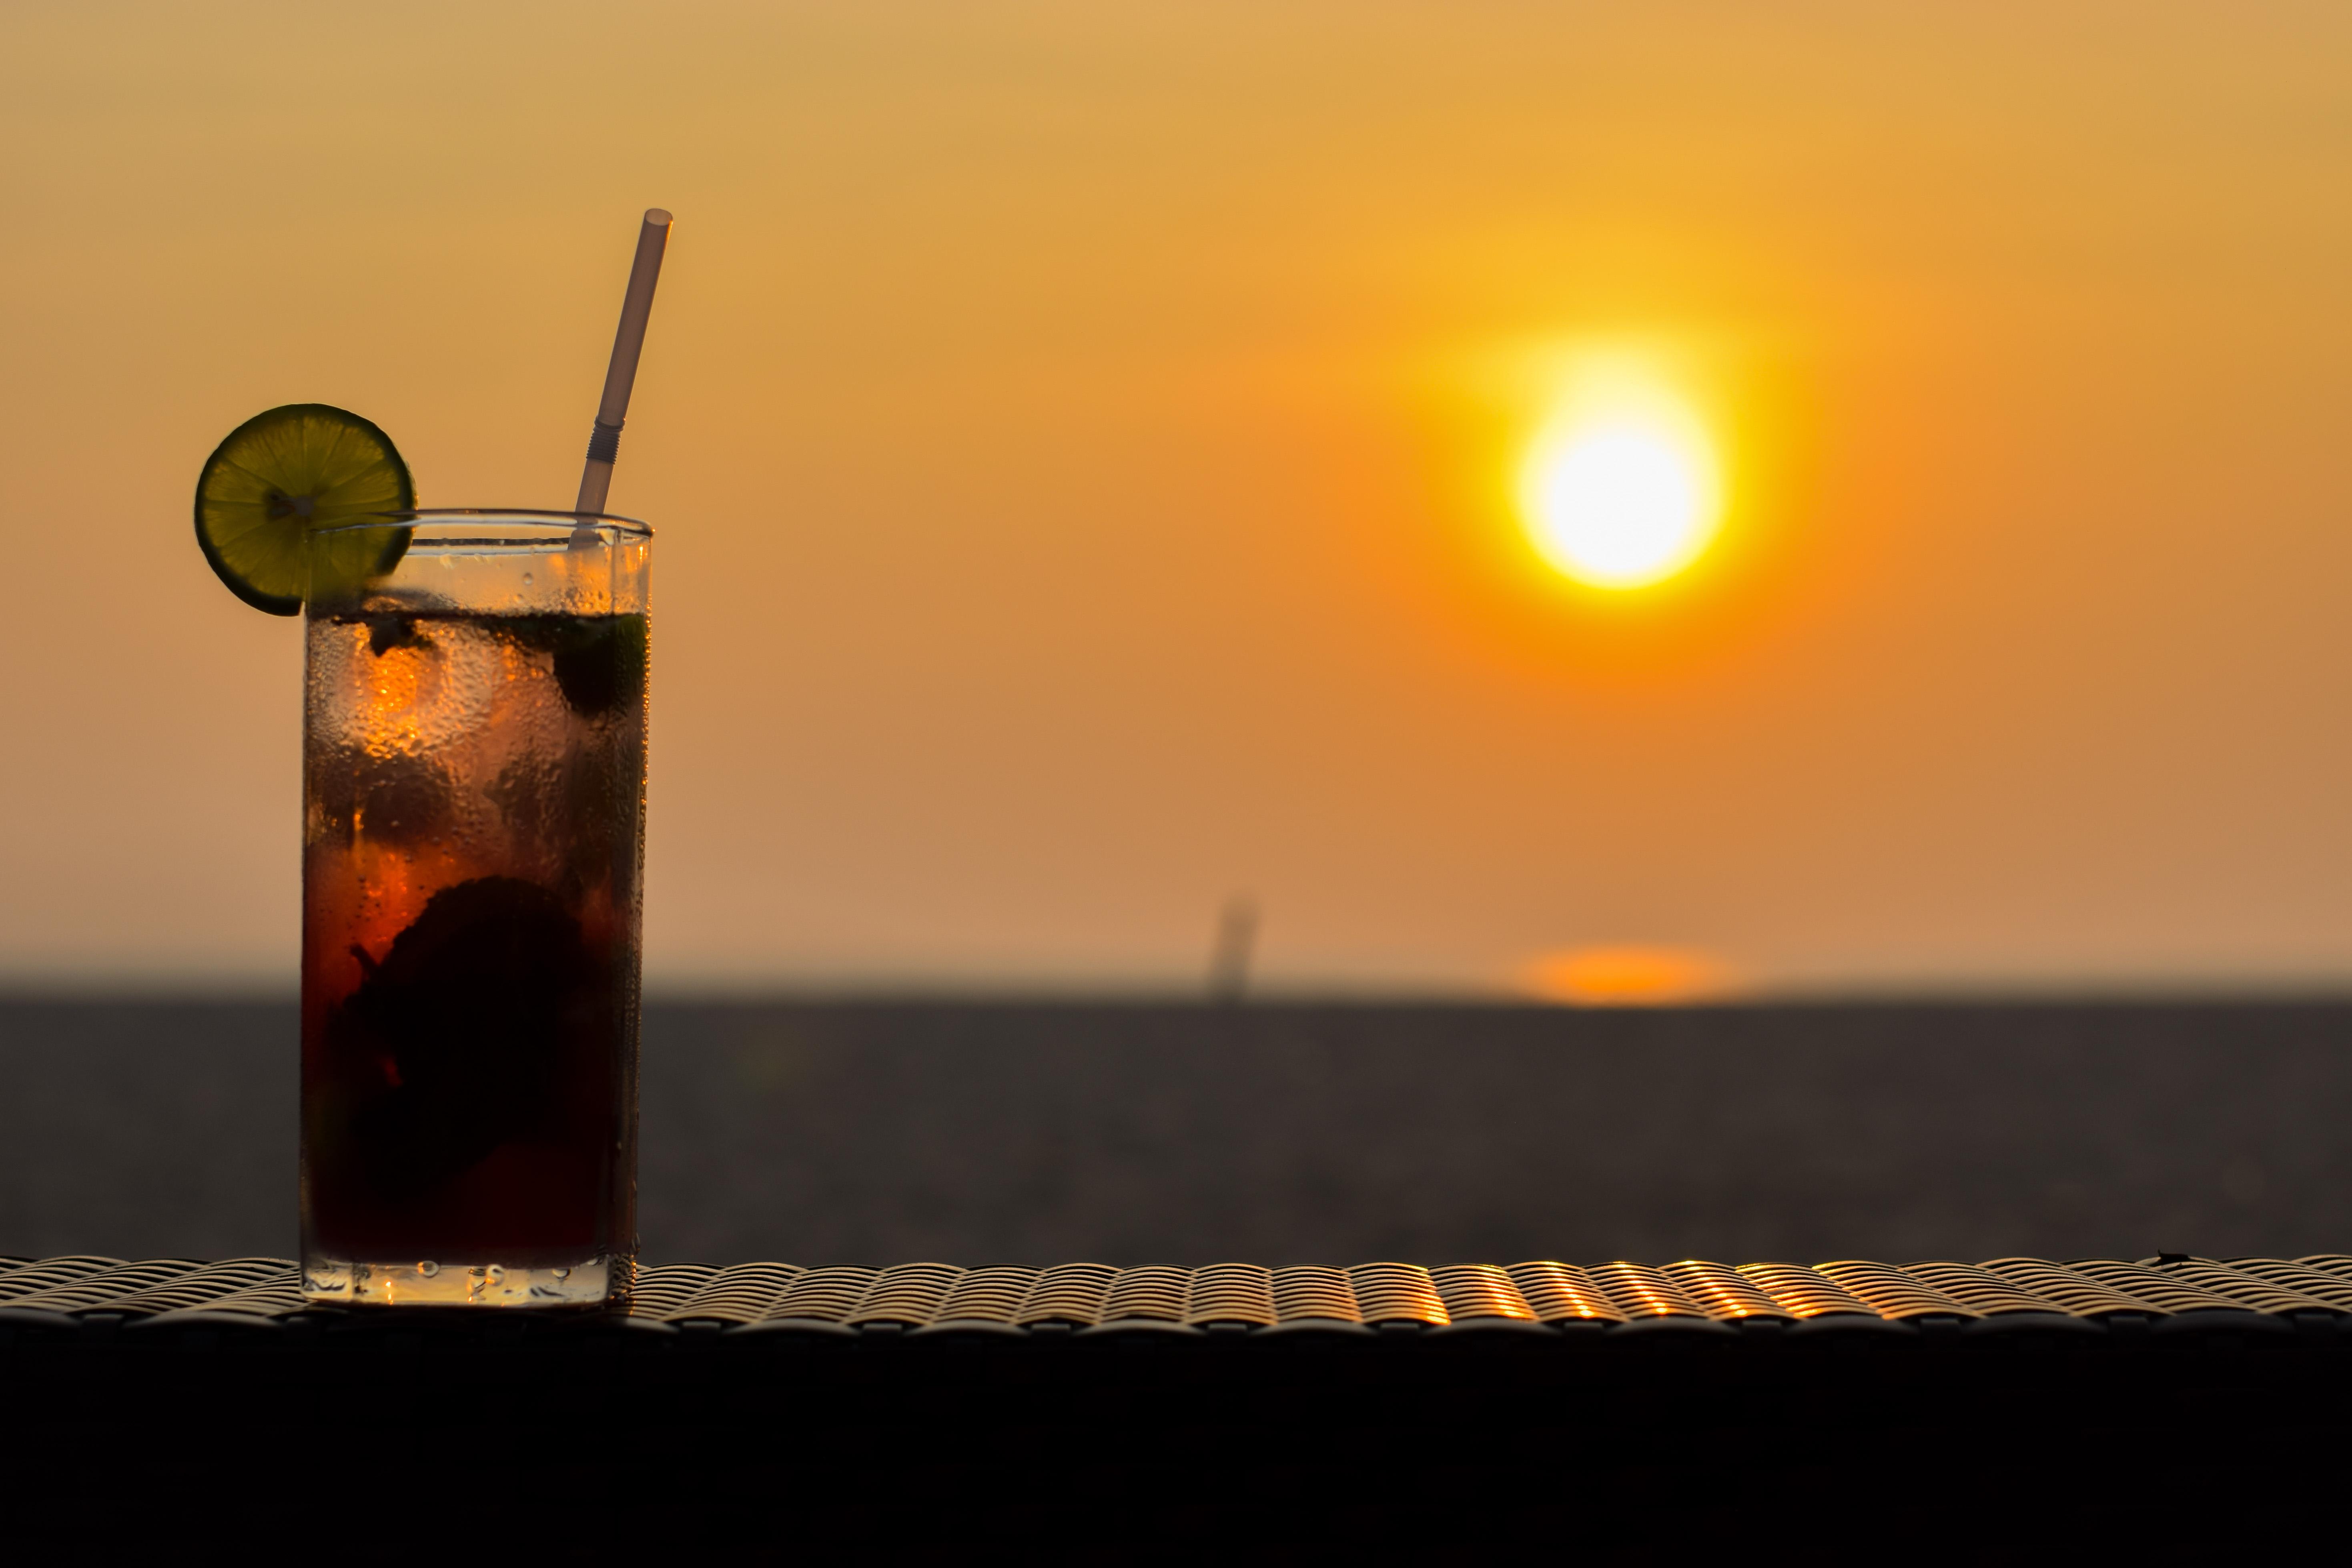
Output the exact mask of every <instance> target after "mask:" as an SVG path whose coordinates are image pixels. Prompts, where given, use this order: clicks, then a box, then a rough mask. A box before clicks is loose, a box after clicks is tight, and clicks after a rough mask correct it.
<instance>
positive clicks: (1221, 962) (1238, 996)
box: [1209, 893, 1257, 1002]
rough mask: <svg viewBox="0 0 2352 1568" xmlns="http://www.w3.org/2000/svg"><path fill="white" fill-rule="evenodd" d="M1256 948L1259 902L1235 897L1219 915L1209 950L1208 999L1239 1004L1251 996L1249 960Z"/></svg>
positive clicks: (1239, 896)
mask: <svg viewBox="0 0 2352 1568" xmlns="http://www.w3.org/2000/svg"><path fill="white" fill-rule="evenodd" d="M1256 946H1257V900H1255V899H1253V898H1251V897H1249V896H1248V895H1247V894H1245V893H1236V894H1235V895H1234V897H1232V898H1230V899H1227V900H1225V907H1224V908H1223V910H1220V911H1219V912H1218V915H1217V937H1216V941H1215V942H1213V944H1212V945H1211V947H1210V949H1209V999H1210V1000H1211V1001H1213V1002H1239V1001H1241V1000H1242V999H1243V998H1244V996H1245V995H1246V994H1248V992H1249V977H1250V958H1251V955H1252V953H1253V952H1254V951H1255V948H1256Z"/></svg>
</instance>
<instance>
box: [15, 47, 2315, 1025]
mask: <svg viewBox="0 0 2352 1568" xmlns="http://www.w3.org/2000/svg"><path fill="white" fill-rule="evenodd" d="M2347 58H2352V11H2347V9H2346V8H2345V7H2343V6H2341V5H2318V4H2310V5H2296V4H2273V5H2263V6H2260V7H2229V6H2224V5H2219V4H2212V5H2187V4H2162V3H2158V0H2139V3H2135V4H2123V3H2117V4H2103V5H2081V4H2076V5H2065V4H2060V5H2053V4H2050V3H2048V0H2040V3H2034V4H2002V3H1990V0H1973V3H1970V4H1965V5H1963V4H1958V3H1951V4H1944V5H1914V6H1900V7H1897V6H1887V5H1872V4H1860V3H1855V4H1833V3H1824V4H1809V5H1788V6H1769V7H1768V6H1759V5H1752V4H1748V3H1745V0H1740V3H1725V4H1713V5H1706V4H1667V5H1649V6H1639V7H1636V6H1630V5H1628V6H1612V7H1601V6H1577V5H1561V4H1540V5H1539V4H1501V3H1481V0H1447V3H1445V4H1426V5H1402V4H1377V3H1366V0H1351V3H1349V4H1345V5H1339V4H1329V5H1323V4H1286V5H1263V4H1251V5H1244V4H1217V3H1202V0H1188V3H1184V4H1172V3H1171V4H1165V5H1160V4H1140V3H1139V4H1126V5H1116V6H1102V5H1077V4H1070V5H961V4H937V5H893V4H884V3H877V0H863V3H860V4H856V5H849V4H843V5H793V6H778V5H767V4H743V5H695V4H666V5H658V6H656V5H583V4H579V3H576V0H575V3H572V4H566V5H478V4H467V5H454V4H453V5H404V6H401V7H396V8H394V7H385V8H382V9H380V10H377V11H373V12H370V13H365V14H362V13H361V12H359V11H357V10H354V9H350V8H339V7H319V6H315V5H265V4H252V3H235V0H225V3H224V4H221V5H213V6H207V7H202V8H190V7H185V6H177V5H74V6H66V5H15V6H11V7H8V8H7V9H6V10H5V12H0V144H5V145H6V146H7V147H8V148H9V149H10V152H9V155H8V157H7V158H6V159H5V161H0V196H5V203H6V210H7V211H9V212H10V213H11V214H12V215H14V222H13V223H12V225H11V228H10V239H9V242H8V243H7V244H6V245H5V247H0V343H5V348H6V353H5V371H6V374H5V376H0V429H5V438H0V452H5V463H0V515H5V519H6V520H7V521H6V527H7V528H8V530H9V538H10V547H9V552H8V558H9V563H10V566H11V575H12V582H13V584H14V586H15V591H14V593H13V594H12V595H11V610H10V613H9V614H8V615H7V616H5V617H0V657H5V661H6V668H8V669H9V670H11V671H12V672H13V675H14V679H11V680H9V681H7V682H5V684H0V735H5V736H7V737H8V738H9V739H8V742H7V747H8V753H7V754H8V758H9V762H10V764H11V765H9V766H8V767H7V768H6V769H5V770H0V976H5V975H14V976H17V977H26V976H48V977H58V976H94V977H104V976H144V977H151V978H166V979H170V978H178V979H189V978H201V979H213V980H218V981H221V982H223V983H229V984H237V983H251V982H254V981H263V982H270V983H290V977H291V975H292V972H293V965H294V958H295V921H296V877H297V851H298V823H297V802H298V794H299V777H298V770H297V753H298V748H299V707H298V702H299V662H300V652H299V646H300V645H299V632H298V631H297V629H296V627H295V626H292V625H291V624H289V623H287V622H284V621H278V620H273V619H270V618H268V617H265V616H259V615H257V614H255V613H253V612H251V611H249V610H247V609H246V608H245V606H243V605H240V604H238V603H237V602H236V601H235V600H234V599H232V598H231V597H230V596H229V595H228V594H227V593H226V592H225V591H224V590H222V589H221V588H220V587H219V585H218V584H216V583H215V581H214V580H213V578H212V576H211V574H209V572H208V571H207V570H206V568H205V564H204V563H203V561H202V559H201V558H200V556H199V554H198V552H197V550H196V548H195V546H194V542H193V541H192V539H191V538H190V534H189V522H188V495H189V491H190V489H191V487H192V486H193V483H194V476H195V473H196V469H197V467H198V465H199V464H200V463H201V462H202V460H203V458H204V457H205V453H206V452H207V451H208V450H209V449H210V448H211V447H212V445H213V443H214V442H215V441H216V440H217V439H218V438H219V437H220V436H221V435H222V434H224V433H225V432H226V431H227V430H228V429H229V427H230V426H233V425H235V424H236V422H237V421H238V420H240V419H242V418H244V417H245V416H247V415H249V414H252V413H254V412H256V411H257V410H259V409H261V408H263V407H266V406H268V405H273V404H278V403H283V402H289V401H295V400H309V399H318V400H324V401H329V402H334V403H339V404H342V405H347V406H349V407H352V408H354V409H356V410H358V411H360V412H361V413H362V414H365V415H367V416H369V417H371V418H373V419H374V420H376V421H377V422H378V423H379V424H381V425H383V426H384V427H385V428H386V429H387V430H389V431H390V432H391V433H392V434H393V435H394V437H395V438H396V439H397V440H398V441H399V442H400V444H401V446H402V447H403V449H404V452H405V453H406V454H407V456H408V458H409V459H410V461H411V463H412V465H413V467H414V468H415V472H416V476H417V479H418V484H419V489H420V493H421V494H422V496H423V497H424V499H425V500H427V501H428V502H436V503H441V504H450V505H462V504H520V505H530V504H551V503H555V504H560V503H562V502H563V501H565V500H568V498H569V496H570V494H571V492H572V487H573V485H574V484H575V483H576V477H577V473H578V464H579V450H580V447H582V445H583V441H584V438H585V434H586V427H587V424H588V420H589V417H590V415H591V413H592V411H593V403H594V398H595V394H596V389H597V384H598V378H599V376H600V374H601V371H602V363H603V356H604V353H605V352H606V350H607V349H608V347H609V345H610V341H611V331H612V318H613V312H614V309H615V308H616V305H617V300H618V298H619V292H620V287H621V283H622V279H623V277H624V275H625V269H626V266H627V260H628V248H629V245H630V240H631V235H632V232H633V229H634V226H635V221H636V215H637V213H638V212H639V210H640V209H642V208H644V207H646V206H647V205H656V204H658V205H666V206H668V207H670V208H672V209H674V210H675V211H676V212H677V215H678V219H679V222H678V227H677V237H676V239H675V240H674V242H673V244H672V247H671V251H670V259H669V264H668V268H667V272H666V274H665V277H664V280H663V285H662V293H661V297H660V300H659V303H658V305H657V306H656V311H655V317H654V326H653V333H652V337H651V340H650V342H649V346H648V348H647V351H646V359H645V363H644V369H643V373H642V374H641V376H640V379H639V382H638V386H637V397H636V403H635V407H634V408H633V411H632V415H631V419H630V424H629V433H628V437H627V439H626V441H625V444H624V446H623V449H622V456H621V463H620V467H619V472H618V476H617V478H616V479H615V482H614V492H613V505H614V509H615V510H620V511H624V512H627V513H630V514H633V515H636V516H641V517H644V518H646V519H647V520H649V521H652V522H653V523H654V524H655V525H656V529H657V530H659V531H660V539H659V544H658V546H657V564H656V578H655V581H656V594H655V604H656V627H657V630H656V647H657V652H656V677H655V712H656V721H655V739H654V775H653V797H652V798H653V803H654V807H653V822H652V828H651V846H650V857H651V860H650V868H649V874H648V881H647V886H648V889H649V891H648V904H647V927H648V960H647V962H648V976H649V979H650V980H651V981H652V982H653V983H654V984H670V985H679V984H696V983H707V982H719V983H730V984H734V983H762V982H774V983H779V984H820V985H834V984H853V985H863V984H901V983H919V984H943V985H957V984H1037V983H1049V984H1088V985H1125V984H1144V985H1150V984H1178V985H1186V986H1190V985H1192V984H1196V983H1197V982H1198V980H1199V977H1200V976H1201V975H1202V973H1203V970H1204V966H1205V964H1206V963H1207V959H1208V952H1209V947H1210V942H1211V936H1212V931H1213V922H1214V920H1215V917H1216V913H1217V910H1218V909H1219V908H1220V907H1221V905H1222V904H1223V902H1224V901H1225V900H1227V899H1228V898H1229V897H1231V896H1234V895H1235V894H1244V893H1245V894H1248V895H1251V896H1254V897H1255V899H1256V900H1257V901H1258V903H1259V905H1260V907H1261V909H1262V911H1263V925H1262V945H1261V948H1260V958H1261V965H1262V971H1261V972H1262V974H1263V976H1264V978H1265V981H1266V982H1267V983H1268V984H1287V985H1291V986H1297V987H1317V986H1343V987H1382V986H1407V987H1410V986H1429V985H1434V986H1447V987H1481V988H1492V987H1497V986H1507V985H1511V984H1518V983H1520V981H1521V980H1522V979H1523V977H1525V976H1526V975H1528V974H1530V973H1538V972H1549V971H1543V970H1542V969H1541V967H1540V966H1541V965H1542V964H1543V963H1544V962H1545V961H1546V960H1547V957H1548V955H1549V958H1550V960H1551V968H1552V969H1557V968H1558V956H1557V955H1559V954H1561V953H1563V952H1571V951H1573V950H1578V949H1583V948H1600V949H1609V950H1619V949H1626V948H1633V949H1639V948H1643V947H1654V946H1663V947H1667V948H1672V949H1677V950H1688V952H1691V953H1693V954H1697V955H1701V957H1702V958H1703V960H1704V963H1703V965H1702V966H1703V967H1704V968H1706V971H1707V972H1708V973H1727V974H1737V975H1738V976H1740V977H1742V978H1743V979H1744V980H1745V981H1746V982H1748V983H1750V984H1758V985H1761V986H1765V987H1768V988H1769V987H1775V986H1778V987H1793V986H1823V985H1832V986H1834V985H1872V986H1883V985H1901V984H1927V985H1956V984H1958V985H1965V984H2053V983H2091V984H2158V985H2163V984H2210V983H2220V984H2233V983H2244V982H2249V981H2251V982H2257V983H2261V982H2267V981H2276V980H2288V981H2308V980H2318V981H2336V980H2340V979H2342V978H2344V977H2347V975H2352V702H2347V696H2352V693H2347V674H2352V616H2347V613H2346V612H2345V609H2344V607H2343V606H2344V603H2345V601H2346V600H2347V598H2352V529H2347V521H2352V518H2347V501H2352V441H2348V440H2347V438H2346V437H2345V435H2344V427H2345V425H2346V422H2347V416H2352V309H2347V306H2346V305H2345V303H2344V290H2345V286H2346V285H2345V279H2347V277H2352V96H2347V94H2346V93H2345V92H2344V91H2343V85H2342V68H2343V62H2344V61H2345V60H2346V59H2347ZM1594 345H1601V346H1614V347H1617V348H1620V349H1623V348H1628V347H1630V348H1631V349H1633V350H1634V351H1637V352H1640V353H1647V354H1649V355H1652V356H1654V358H1655V360H1656V362H1657V363H1661V364H1664V365H1667V366H1669V367H1671V369H1672V371H1673V373H1674V374H1675V375H1676V376H1677V377H1679V378H1680V379H1681V381H1682V382H1683V383H1684V384H1685V385H1686V386H1687V387H1688V388H1689V389H1690V390H1691V392H1692V394H1693V395H1694V396H1695V397H1696V399H1697V400H1698V401H1699V403H1700V404H1701V405H1703V406H1704V407H1705V408H1706V410H1707V411H1708V412H1709V414H1710V416H1711V417H1712V418H1713V419H1714V420H1715V421H1716V428H1717V435H1718V438H1719V439H1720V440H1721V441H1722V442H1723V443H1724V446H1725V448H1726V450H1727V453H1728V456H1729V461H1730V467H1731V470H1732V479H1733V503H1734V504H1733V510H1732V515H1731V518H1730V521H1729V523H1728V525H1727V532H1726V535H1725V540H1724V544H1723V546H1722V548H1721V550H1720V551H1719V552H1717V555H1716V556H1715V557H1713V558H1711V559H1710V560H1709V561H1707V562H1706V563H1702V566H1701V568H1700V569H1699V570H1698V571H1696V573H1694V574H1692V575H1691V577H1690V578H1689V579H1687V580H1686V581H1684V582H1682V583H1680V584H1676V585H1674V586H1672V587H1670V588H1667V589H1664V590H1660V591H1657V592H1655V593H1654V594H1650V595H1643V596H1639V597H1633V598H1627V599H1623V600H1620V601H1614V602H1606V601H1603V600H1602V599H1601V598H1599V597H1597V596H1595V595H1590V594H1579V593H1576V592H1572V591H1570V590H1569V589H1568V588H1566V587H1565V586H1564V585H1561V584H1559V583H1558V582H1557V580H1556V579H1550V578H1548V577H1546V576H1544V575H1543V574H1540V573H1539V572H1538V570H1537V568H1536V567H1535V565H1534V563H1533V558H1532V556H1531V555H1530V554H1529V553H1528V550H1527V547H1526V545H1525V543H1524V542H1523V541H1522V540H1521V539H1520V537H1519V536H1518V534H1517V531H1516V530H1515V526H1514V524H1513V521H1512V520H1511V518H1510V517H1509V515H1508V510H1507V503H1508V496H1509V489H1510V481H1511V467H1512V464H1513V462H1514V460H1515V457H1516V454H1517V451H1518V450H1519V448H1520V447H1521V446H1522V445H1523V444H1524V443H1525V441H1526V440H1527V439H1528V437H1529V436H1530V434H1531V433H1532V432H1533V431H1534V430H1535V428H1536V427H1537V426H1538V424H1539V423H1540V420H1541V417H1542V416H1543V414H1544V412H1545V408H1544V399H1545V395H1546V394H1545V389H1546V387H1547V386H1548V385H1549V382H1548V381H1547V375H1548V374H1549V370H1548V367H1551V366H1556V365H1557V364H1558V363H1559V361H1560V359H1561V356H1563V355H1569V354H1572V353H1575V352H1576V351H1578V350H1579V349H1580V348H1585V347H1591V346H1594ZM1695 962H1696V961H1695Z"/></svg>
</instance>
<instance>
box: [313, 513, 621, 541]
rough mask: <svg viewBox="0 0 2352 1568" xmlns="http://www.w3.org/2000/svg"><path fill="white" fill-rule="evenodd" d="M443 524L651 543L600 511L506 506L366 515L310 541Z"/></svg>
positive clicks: (520, 534)
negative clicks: (588, 533)
mask: <svg viewBox="0 0 2352 1568" xmlns="http://www.w3.org/2000/svg"><path fill="white" fill-rule="evenodd" d="M438 522H446V523H452V524H457V525H464V524H468V523H470V524H473V525H475V526H477V527H478V528H481V529H483V530H485V531H491V532H496V531H509V532H510V533H511V534H512V535H513V536H514V537H515V538H516V540H517V541H518V542H536V541H540V540H551V539H554V538H556V537H557V536H558V535H569V534H573V533H577V532H579V531H581V530H582V529H583V528H585V529H593V530H599V531H602V530H610V531H612V532H614V533H615V534H618V535H619V536H620V537H622V538H624V539H651V538H652V537H653V536H654V531H653V525H652V524H651V523H647V522H641V521H638V520H637V519H635V518H634V517H616V516H614V515H613V514H612V513H610V512H602V511H551V510H541V509H540V508H537V507H508V506H433V507H418V508H416V509H415V510H411V511H378V512H369V513H367V514H366V515H365V516H364V517H362V518H357V519H353V520H352V521H349V522H339V523H336V524H335V525H334V526H333V527H331V528H314V529H312V530H311V531H310V533H311V535H312V537H314V538H315V537H316V536H318V535H320V534H322V533H361V532H365V531H371V530H375V529H384V528H419V527H429V526H431V525H432V524H434V523H438Z"/></svg>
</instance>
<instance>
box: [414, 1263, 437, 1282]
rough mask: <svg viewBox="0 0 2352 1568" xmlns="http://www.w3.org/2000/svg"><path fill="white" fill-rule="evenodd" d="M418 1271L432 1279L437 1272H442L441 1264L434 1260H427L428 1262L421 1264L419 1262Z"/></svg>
mask: <svg viewBox="0 0 2352 1568" xmlns="http://www.w3.org/2000/svg"><path fill="white" fill-rule="evenodd" d="M416 1271H417V1272H418V1273H419V1274H422V1275H424V1276H425V1278H426V1279H432V1278H433V1277H434V1276H435V1275H436V1274H438V1273H440V1272H441V1266H440V1265H439V1264H437V1263H434V1262H430V1261H427V1262H424V1263H420V1264H418V1265H417V1266H416Z"/></svg>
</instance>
